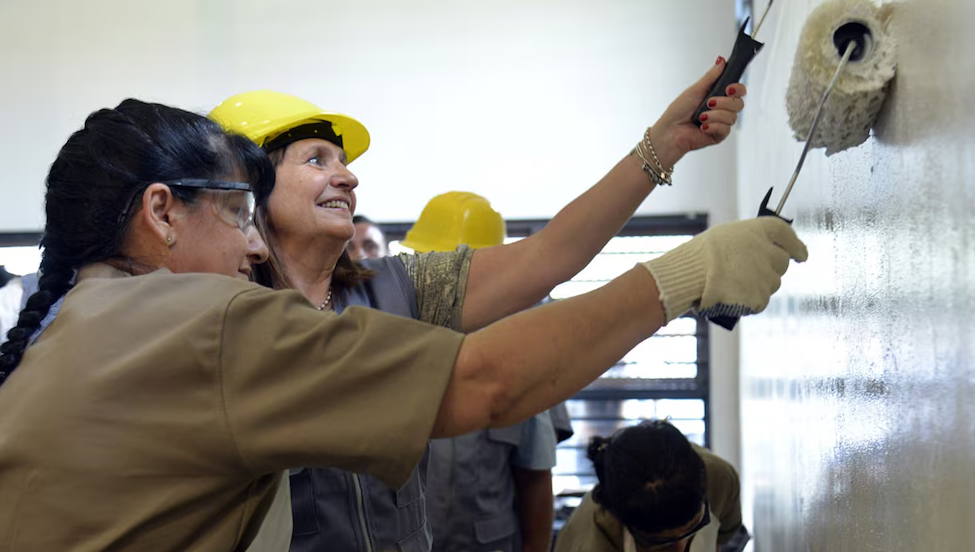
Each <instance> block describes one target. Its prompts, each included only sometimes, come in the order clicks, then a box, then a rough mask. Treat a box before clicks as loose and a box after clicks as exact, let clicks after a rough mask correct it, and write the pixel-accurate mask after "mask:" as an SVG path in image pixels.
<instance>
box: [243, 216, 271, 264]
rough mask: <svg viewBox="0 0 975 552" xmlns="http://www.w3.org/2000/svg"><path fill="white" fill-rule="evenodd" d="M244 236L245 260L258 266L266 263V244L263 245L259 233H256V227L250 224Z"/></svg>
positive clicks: (262, 239)
mask: <svg viewBox="0 0 975 552" xmlns="http://www.w3.org/2000/svg"><path fill="white" fill-rule="evenodd" d="M245 234H246V235H247V259H248V260H249V261H250V262H251V264H252V265H259V264H261V263H263V262H265V261H267V257H268V250H267V244H266V243H264V238H262V237H261V233H260V232H258V231H257V226H255V225H253V224H251V225H250V226H249V227H248V228H247V231H246V232H245Z"/></svg>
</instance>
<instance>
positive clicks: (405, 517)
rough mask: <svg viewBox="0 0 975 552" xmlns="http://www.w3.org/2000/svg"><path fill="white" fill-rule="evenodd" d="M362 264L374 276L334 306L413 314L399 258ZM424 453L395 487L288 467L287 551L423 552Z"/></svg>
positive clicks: (428, 538) (427, 536) (426, 534)
mask: <svg viewBox="0 0 975 552" xmlns="http://www.w3.org/2000/svg"><path fill="white" fill-rule="evenodd" d="M364 264H365V265H366V267H367V268H369V269H370V270H372V271H373V272H374V273H375V277H374V278H373V279H372V280H370V281H369V282H367V283H365V284H362V285H358V286H356V287H355V288H353V289H351V290H349V291H347V292H345V293H341V294H337V296H336V297H335V299H334V301H335V303H334V306H335V310H336V311H338V312H341V310H342V309H344V308H345V307H348V306H351V305H361V306H368V307H372V308H377V309H379V310H382V311H384V312H388V313H391V314H398V315H400V316H405V317H409V318H414V319H416V318H418V317H419V308H418V306H417V302H416V288H415V287H414V286H413V281H412V280H411V279H410V277H409V275H408V274H407V272H406V267H405V266H403V263H402V262H401V261H400V260H399V259H397V258H395V257H386V258H383V259H378V260H375V261H369V262H366V263H364ZM390 339H396V336H390ZM376 407H377V408H381V407H382V405H376ZM428 456H429V454H427V455H424V458H423V460H422V461H421V463H420V466H419V467H418V468H417V469H414V470H413V475H411V476H410V479H409V481H407V483H406V485H404V486H403V487H402V488H401V489H397V490H393V489H390V488H389V487H387V486H385V485H384V484H383V483H381V482H380V481H379V480H377V479H373V478H372V477H369V476H366V475H358V474H353V473H349V472H345V471H341V470H337V469H332V468H300V469H296V470H292V471H291V478H290V479H291V505H292V513H293V515H294V533H293V535H292V538H291V550H292V552H322V551H325V550H328V551H329V552H358V551H361V552H380V551H383V552H385V551H388V550H401V551H403V552H429V550H430V547H431V543H432V540H433V535H432V533H431V530H430V525H429V523H427V518H426V504H425V499H424V488H425V486H426V482H425V480H424V477H423V476H424V475H425V474H426V463H427V458H428Z"/></svg>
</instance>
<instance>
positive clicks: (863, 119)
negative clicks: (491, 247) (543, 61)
mask: <svg viewBox="0 0 975 552" xmlns="http://www.w3.org/2000/svg"><path fill="white" fill-rule="evenodd" d="M889 20H890V11H889V9H888V8H887V7H884V8H878V7H876V6H875V5H873V4H872V3H870V2H867V1H864V0H834V1H831V2H826V3H824V4H822V5H820V6H819V7H818V8H816V9H815V10H814V11H813V12H812V13H811V14H810V16H809V18H808V19H807V20H806V24H805V26H804V27H803V29H802V34H801V35H800V37H799V47H798V49H797V50H796V57H795V62H794V64H793V66H792V76H791V78H790V80H789V90H788V94H787V96H786V107H787V109H788V113H789V126H791V127H792V130H793V131H794V132H795V136H796V139H798V140H803V141H804V140H806V139H807V137H808V134H809V128H810V126H811V125H812V120H813V116H814V114H815V112H816V108H817V106H818V103H819V100H820V97H821V96H822V95H823V93H824V92H825V91H826V87H827V86H828V84H829V82H830V79H831V78H832V76H833V73H834V72H835V71H836V68H837V66H838V65H839V63H840V59H841V58H842V57H843V53H844V50H845V48H846V44H847V42H849V41H850V40H855V41H856V42H857V43H858V46H857V48H856V50H854V52H853V55H852V56H851V58H850V62H849V63H848V64H847V66H846V68H845V69H844V70H843V72H842V74H840V76H839V79H838V80H837V82H836V86H835V88H834V90H833V92H832V95H831V96H830V98H829V101H828V103H827V104H826V105H825V107H824V111H823V116H822V121H821V123H820V126H819V128H818V130H817V132H816V136H814V137H813V139H812V142H811V146H812V147H814V148H822V147H825V148H826V155H832V154H834V153H837V152H840V151H843V150H845V149H847V148H851V147H854V146H858V145H860V144H862V143H863V142H864V141H866V139H867V138H868V137H869V136H870V128H871V127H873V124H874V122H875V121H876V119H877V116H878V115H879V113H880V109H881V107H882V105H883V101H884V98H885V97H886V95H887V89H888V84H889V82H890V80H891V79H892V78H893V77H894V71H895V69H896V61H895V55H896V50H895V44H894V39H893V37H892V36H890V34H889V33H888V31H887V26H888V23H889Z"/></svg>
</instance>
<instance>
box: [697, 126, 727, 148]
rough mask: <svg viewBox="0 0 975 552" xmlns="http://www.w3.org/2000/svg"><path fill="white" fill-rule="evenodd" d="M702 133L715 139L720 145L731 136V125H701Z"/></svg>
mask: <svg viewBox="0 0 975 552" xmlns="http://www.w3.org/2000/svg"><path fill="white" fill-rule="evenodd" d="M701 132H703V133H704V134H707V135H709V136H711V137H713V138H714V142H715V143H718V142H720V141H722V140H724V139H725V138H727V137H728V135H729V134H731V125H729V124H725V123H710V122H709V123H704V124H702V125H701Z"/></svg>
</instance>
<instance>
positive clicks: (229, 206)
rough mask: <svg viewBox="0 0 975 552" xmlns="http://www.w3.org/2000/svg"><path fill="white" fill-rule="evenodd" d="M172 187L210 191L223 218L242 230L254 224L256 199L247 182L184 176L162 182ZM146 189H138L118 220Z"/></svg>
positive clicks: (126, 214) (122, 218)
mask: <svg viewBox="0 0 975 552" xmlns="http://www.w3.org/2000/svg"><path fill="white" fill-rule="evenodd" d="M160 184H165V185H167V186H169V187H171V188H173V187H177V188H197V189H200V190H204V191H206V192H208V193H210V195H211V198H212V199H213V205H214V207H215V208H216V211H217V214H218V215H219V216H220V218H221V219H223V220H225V221H226V222H228V223H230V224H232V225H235V226H236V227H237V228H239V229H240V230H241V231H242V232H246V231H247V229H248V228H249V227H250V226H251V225H252V224H254V209H255V200H254V192H253V191H251V185H250V184H248V183H247V182H231V181H226V180H209V179H205V178H183V179H180V180H168V181H163V182H160ZM144 191H145V188H140V189H138V190H136V191H135V192H134V193H133V194H132V197H131V198H129V202H128V203H127V204H126V207H125V209H124V210H123V211H122V213H121V214H120V215H119V218H118V222H119V224H122V222H124V221H125V219H126V217H127V216H128V215H129V212H130V211H131V210H132V204H133V203H134V202H135V201H136V199H137V198H138V197H139V196H140V195H141V194H142V192H144Z"/></svg>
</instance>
